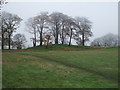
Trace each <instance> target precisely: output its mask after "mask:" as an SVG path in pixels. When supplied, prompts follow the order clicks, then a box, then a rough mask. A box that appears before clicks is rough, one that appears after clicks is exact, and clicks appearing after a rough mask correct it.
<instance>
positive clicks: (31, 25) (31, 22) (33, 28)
mask: <svg viewBox="0 0 120 90" xmlns="http://www.w3.org/2000/svg"><path fill="white" fill-rule="evenodd" d="M26 26H27V28H28V30H27V31H28V32H29V33H31V34H33V38H31V39H32V41H33V46H34V47H35V46H36V41H37V23H36V21H35V17H32V18H29V19H28V21H27V22H26Z"/></svg>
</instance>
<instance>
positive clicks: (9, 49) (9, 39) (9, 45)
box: [8, 35, 11, 50]
mask: <svg viewBox="0 0 120 90" xmlns="http://www.w3.org/2000/svg"><path fill="white" fill-rule="evenodd" d="M10 37H11V35H9V40H8V45H9V50H10V41H11V40H10Z"/></svg>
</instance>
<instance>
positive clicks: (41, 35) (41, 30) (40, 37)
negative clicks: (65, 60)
mask: <svg viewBox="0 0 120 90" xmlns="http://www.w3.org/2000/svg"><path fill="white" fill-rule="evenodd" d="M42 30H43V28H41V32H40V46H42V42H43V40H42Z"/></svg>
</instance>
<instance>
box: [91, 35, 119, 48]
mask: <svg viewBox="0 0 120 90" xmlns="http://www.w3.org/2000/svg"><path fill="white" fill-rule="evenodd" d="M91 46H105V47H109V46H111V47H112V46H118V35H114V34H112V33H109V34H106V35H104V36H102V37H100V38H96V39H95V40H94V41H93V42H91Z"/></svg>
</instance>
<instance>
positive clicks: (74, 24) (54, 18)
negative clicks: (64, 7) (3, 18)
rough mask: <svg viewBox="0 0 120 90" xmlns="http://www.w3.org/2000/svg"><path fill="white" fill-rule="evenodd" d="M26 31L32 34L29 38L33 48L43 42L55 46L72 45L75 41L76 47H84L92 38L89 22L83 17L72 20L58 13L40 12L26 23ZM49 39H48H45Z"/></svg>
mask: <svg viewBox="0 0 120 90" xmlns="http://www.w3.org/2000/svg"><path fill="white" fill-rule="evenodd" d="M26 26H27V27H28V28H27V31H28V32H30V33H31V34H33V37H32V38H31V39H32V41H33V46H36V43H37V42H40V43H39V45H43V42H44V41H49V42H47V43H55V44H68V45H69V46H70V45H71V44H72V40H75V41H76V43H77V44H78V45H83V46H84V45H85V42H86V41H88V40H89V37H90V36H92V32H91V21H90V20H88V19H87V18H85V17H76V18H72V17H70V16H68V15H65V14H63V13H60V12H53V13H51V14H49V13H48V12H41V13H40V14H39V15H37V16H35V17H31V18H29V19H28V21H27V22H26ZM46 37H49V38H46Z"/></svg>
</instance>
